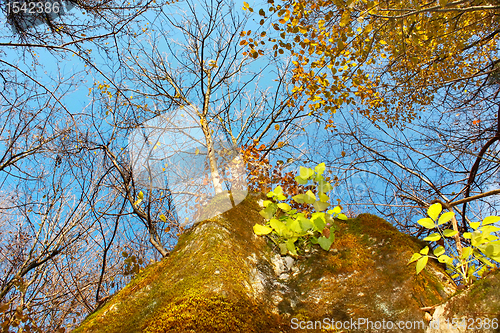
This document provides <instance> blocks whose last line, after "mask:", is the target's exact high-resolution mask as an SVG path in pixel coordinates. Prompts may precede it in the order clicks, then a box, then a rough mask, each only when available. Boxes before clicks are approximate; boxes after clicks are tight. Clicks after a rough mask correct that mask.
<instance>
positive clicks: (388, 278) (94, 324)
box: [74, 195, 462, 333]
mask: <svg viewBox="0 0 500 333" xmlns="http://www.w3.org/2000/svg"><path fill="white" fill-rule="evenodd" d="M259 199H260V196H259V195H249V196H248V197H247V199H245V200H244V201H243V202H242V203H241V204H240V205H238V206H237V207H236V208H234V209H232V210H230V211H228V212H226V213H224V214H222V215H219V216H217V217H215V218H212V219H209V220H206V221H203V222H201V223H199V224H197V225H196V226H195V227H193V228H191V229H190V230H189V231H187V232H186V233H185V234H183V235H182V236H181V238H180V240H179V242H178V244H177V246H176V248H175V250H174V251H173V252H172V254H171V255H170V256H169V257H168V258H166V259H164V260H163V261H161V262H158V263H156V264H154V265H151V266H149V267H147V268H146V269H145V270H144V271H142V272H141V273H139V274H138V275H137V276H136V277H135V278H134V279H133V280H132V281H131V282H130V283H129V284H128V285H127V286H126V287H125V288H124V289H123V290H121V291H120V292H118V293H117V294H116V295H114V296H113V297H112V298H111V299H110V300H109V301H108V302H107V303H106V304H104V305H103V306H102V307H101V308H100V309H99V310H97V311H96V312H95V313H93V314H91V315H90V316H89V317H88V318H87V319H86V320H85V321H84V322H83V323H82V325H81V326H80V327H79V328H78V329H76V330H75V331H74V332H99V333H102V332H117V333H118V332H119V333H123V332H149V333H153V332H216V331H217V332H259V333H261V332H289V331H294V332H297V331H299V332H300V331H307V332H321V331H325V332H327V331H330V332H331V331H332V330H328V328H330V327H331V325H332V323H333V325H335V324H337V328H341V325H340V324H342V329H338V330H336V331H337V332H340V331H342V330H343V331H344V332H347V331H363V332H384V331H387V328H390V327H386V326H387V325H391V323H392V325H396V323H398V322H400V321H403V322H405V323H406V322H408V323H409V322H411V323H413V322H419V323H420V322H421V323H425V324H426V325H427V324H428V323H429V320H430V319H431V315H433V314H435V313H436V312H437V311H436V306H437V305H440V304H442V303H443V302H445V301H446V300H447V299H448V298H449V297H450V296H452V295H453V294H454V293H455V292H456V288H455V284H454V283H453V282H452V281H451V280H450V279H449V277H448V276H447V275H446V274H445V273H444V269H443V267H441V266H440V265H438V264H436V263H431V264H429V265H428V266H427V268H426V269H425V270H424V271H423V272H422V273H421V274H420V275H418V276H416V275H415V267H414V264H411V265H407V262H408V260H409V258H410V257H411V255H412V254H413V253H414V252H417V251H418V250H420V249H421V248H422V243H421V242H420V241H418V240H416V239H413V238H411V237H409V236H407V235H405V234H402V233H400V232H398V231H397V230H396V229H395V228H394V227H393V226H392V225H390V224H389V223H388V222H386V221H384V220H382V219H380V218H378V217H376V216H373V215H368V214H362V215H359V216H358V217H356V218H352V219H349V220H348V221H338V224H339V227H340V230H339V231H338V232H337V233H336V241H335V243H334V245H333V246H332V248H331V250H330V251H329V252H325V251H323V250H321V249H319V248H318V250H315V251H312V252H310V253H307V255H305V256H303V257H298V258H292V257H288V256H287V257H281V256H280V255H278V254H276V252H275V250H274V249H273V248H272V246H271V245H270V244H269V243H268V242H267V241H266V239H265V238H264V237H258V236H256V235H255V234H254V233H253V230H252V226H253V225H254V224H255V223H257V222H263V220H262V217H261V216H260V215H259V213H258V212H259V210H260V209H261V207H260V206H259V204H258V201H259ZM442 313H444V311H442V310H440V312H439V315H442ZM461 315H462V314H461ZM314 325H316V327H315V328H314ZM382 325H385V326H382ZM408 325H410V324H408ZM411 325H413V324H411ZM411 325H410V326H411ZM379 326H380V327H379ZM415 326H416V325H415ZM311 327H313V328H314V329H310V328H311ZM384 328H385V329H384ZM334 331H335V330H334ZM397 331H404V332H411V331H414V332H424V329H423V327H408V326H407V327H406V328H405V329H402V330H398V329H396V330H395V332H397Z"/></svg>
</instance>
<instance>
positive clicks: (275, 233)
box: [253, 163, 347, 256]
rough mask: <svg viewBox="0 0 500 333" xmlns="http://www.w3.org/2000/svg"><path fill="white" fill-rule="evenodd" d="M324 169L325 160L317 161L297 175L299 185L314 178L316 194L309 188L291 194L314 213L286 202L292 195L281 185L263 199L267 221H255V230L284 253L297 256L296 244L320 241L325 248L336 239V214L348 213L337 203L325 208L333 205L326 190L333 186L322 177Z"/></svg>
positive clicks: (302, 247) (303, 247) (296, 200)
mask: <svg viewBox="0 0 500 333" xmlns="http://www.w3.org/2000/svg"><path fill="white" fill-rule="evenodd" d="M324 171H325V164H324V163H321V164H318V165H317V166H316V167H315V168H314V170H312V169H310V168H305V167H300V170H299V175H298V176H296V177H295V180H296V181H297V182H298V183H299V184H300V185H307V184H308V183H309V182H312V184H313V185H315V186H316V193H317V195H316V194H314V193H313V192H312V191H311V190H308V191H307V192H305V193H303V194H298V195H296V196H294V197H292V200H293V201H295V202H297V203H300V204H310V205H312V206H313V207H314V210H315V211H314V212H311V214H307V215H306V214H305V213H303V212H298V211H297V210H296V209H292V208H291V206H290V205H289V204H288V203H286V202H285V201H288V200H289V199H288V197H287V196H286V195H284V194H283V189H282V188H281V186H277V187H276V188H275V189H274V190H273V191H270V192H269V193H267V197H268V198H270V199H271V200H264V209H263V210H261V211H260V214H261V215H262V216H263V217H264V218H265V219H266V224H265V225H261V224H256V225H254V227H253V230H254V232H255V234H257V235H260V236H263V235H267V236H268V237H269V238H270V239H271V240H272V241H273V242H274V243H275V244H276V245H277V246H278V247H279V249H280V253H281V254H282V255H286V254H287V253H290V254H292V255H294V256H296V255H298V253H297V251H298V250H297V248H298V249H299V251H302V250H305V249H306V248H309V247H311V246H312V244H319V245H320V246H321V248H322V249H323V250H325V251H328V250H329V249H330V247H331V245H332V244H333V242H334V240H335V234H334V232H335V230H336V224H335V222H334V218H338V219H341V220H347V217H346V216H345V215H344V214H341V213H340V212H341V208H340V207H338V206H337V207H335V208H333V209H331V210H328V211H327V212H326V213H325V212H324V211H325V210H326V209H328V207H330V203H329V202H328V201H329V200H330V198H329V197H328V196H327V195H326V193H327V192H329V191H331V190H332V189H333V187H332V185H331V184H330V183H328V182H327V181H326V180H325V178H324V177H323V173H324ZM309 215H310V218H308V216H309Z"/></svg>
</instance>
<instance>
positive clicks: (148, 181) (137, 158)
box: [128, 107, 248, 226]
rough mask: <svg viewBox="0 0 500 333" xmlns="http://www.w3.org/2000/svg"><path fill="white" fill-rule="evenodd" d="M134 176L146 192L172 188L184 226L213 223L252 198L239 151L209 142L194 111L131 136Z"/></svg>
mask: <svg viewBox="0 0 500 333" xmlns="http://www.w3.org/2000/svg"><path fill="white" fill-rule="evenodd" d="M128 150H129V154H130V160H131V163H132V175H133V178H134V181H135V184H136V186H139V187H140V188H142V189H146V190H152V189H161V190H167V191H168V192H169V193H170V194H171V196H172V199H173V203H174V206H175V209H176V213H177V215H178V218H179V221H180V222H181V225H182V226H186V225H187V224H193V223H196V222H200V221H203V220H205V219H209V218H211V217H214V216H216V215H218V214H221V213H224V212H226V211H228V210H230V209H231V208H233V207H235V206H236V205H238V204H239V203H240V202H241V201H243V199H245V197H246V196H247V193H248V190H247V182H246V170H245V167H244V163H243V158H242V157H241V156H240V154H239V153H238V151H237V150H236V147H234V146H233V145H232V144H231V143H230V142H228V141H226V140H222V139H220V138H212V137H208V138H207V133H206V132H204V131H203V130H202V128H201V126H200V120H199V118H198V116H197V113H196V110H195V109H194V108H193V107H182V108H179V109H177V110H175V111H173V112H170V113H168V114H166V115H160V116H157V117H155V118H153V119H151V120H149V121H147V122H145V123H144V124H142V125H141V126H139V127H138V128H136V129H135V130H134V131H133V132H132V134H131V135H130V136H129V137H128Z"/></svg>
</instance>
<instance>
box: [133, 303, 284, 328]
mask: <svg viewBox="0 0 500 333" xmlns="http://www.w3.org/2000/svg"><path fill="white" fill-rule="evenodd" d="M281 326H282V324H281V323H280V317H279V316H278V315H273V314H269V313H266V312H265V311H263V310H262V307H261V306H259V305H257V304H253V303H252V302H250V301H248V300H242V299H239V300H235V301H234V300H230V299H228V298H225V297H221V296H207V295H204V296H190V297H187V298H183V299H180V300H178V301H176V302H172V303H170V304H169V305H168V306H166V307H165V308H163V309H162V311H161V312H160V313H159V314H158V315H157V316H155V317H154V318H153V319H152V320H151V321H150V322H148V323H147V324H146V325H145V327H144V328H143V332H144V333H159V332H280V327H281Z"/></svg>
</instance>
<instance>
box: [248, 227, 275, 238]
mask: <svg viewBox="0 0 500 333" xmlns="http://www.w3.org/2000/svg"><path fill="white" fill-rule="evenodd" d="M271 231H273V229H272V228H269V227H268V226H265V225H261V224H255V225H254V226H253V232H254V233H255V234H256V235H259V236H262V235H267V234H269V233H270V232H271Z"/></svg>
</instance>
